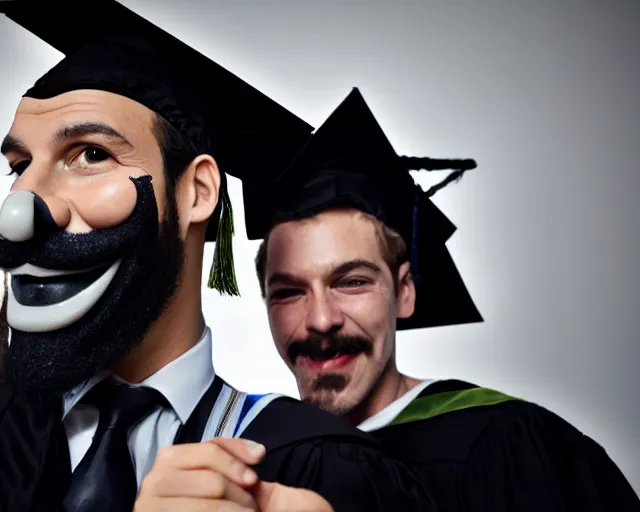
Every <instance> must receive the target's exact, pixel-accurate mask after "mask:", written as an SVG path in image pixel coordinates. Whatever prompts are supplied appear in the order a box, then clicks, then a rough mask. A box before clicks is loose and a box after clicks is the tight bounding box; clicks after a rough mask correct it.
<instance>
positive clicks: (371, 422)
mask: <svg viewBox="0 0 640 512" xmlns="http://www.w3.org/2000/svg"><path fill="white" fill-rule="evenodd" d="M434 382H436V381H435V380H424V381H422V382H421V383H420V384H418V385H416V386H414V387H413V388H411V389H410V390H409V391H407V392H406V393H405V394H404V395H402V396H401V397H400V398H397V399H396V400H394V401H393V402H391V403H390V404H389V405H387V406H386V407H385V408H384V409H382V410H381V411H380V412H378V413H376V414H374V415H373V416H371V417H369V418H367V419H366V420H364V421H363V422H362V423H360V425H358V428H359V429H360V430H363V431H364V432H373V431H374V430H378V429H380V428H383V427H386V426H387V425H388V424H389V423H391V422H392V421H393V420H395V419H396V416H398V414H400V413H401V412H402V411H403V410H404V409H405V408H406V407H407V406H408V405H409V404H410V403H411V402H413V400H414V399H415V398H416V397H417V396H418V395H419V394H420V393H422V391H423V390H424V389H426V388H427V387H428V386H429V385H430V384H433V383H434Z"/></svg>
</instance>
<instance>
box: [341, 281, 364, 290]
mask: <svg viewBox="0 0 640 512" xmlns="http://www.w3.org/2000/svg"><path fill="white" fill-rule="evenodd" d="M367 284H369V281H366V280H364V279H346V280H344V281H341V282H340V284H339V286H343V287H346V288H357V287H359V286H365V285H367Z"/></svg>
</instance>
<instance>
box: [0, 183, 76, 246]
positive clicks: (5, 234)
mask: <svg viewBox="0 0 640 512" xmlns="http://www.w3.org/2000/svg"><path fill="white" fill-rule="evenodd" d="M65 206H66V205H65ZM64 217H68V216H67V215H64ZM67 223H68V218H67V219H66V222H63V223H62V224H64V225H62V226H60V225H59V224H58V223H57V222H56V219H54V217H53V214H52V213H51V210H50V209H49V206H48V205H47V203H46V202H45V201H44V199H42V198H41V197H40V196H38V195H37V194H34V193H33V192H29V191H26V190H21V191H19V192H14V193H12V194H9V195H8V196H7V198H6V199H5V200H4V203H2V207H1V208H0V236H2V238H4V239H6V240H9V241H10V242H26V241H27V240H31V239H33V238H35V237H37V236H43V235H46V234H48V233H51V232H53V231H57V230H59V229H62V228H64V227H65V226H66V224H67Z"/></svg>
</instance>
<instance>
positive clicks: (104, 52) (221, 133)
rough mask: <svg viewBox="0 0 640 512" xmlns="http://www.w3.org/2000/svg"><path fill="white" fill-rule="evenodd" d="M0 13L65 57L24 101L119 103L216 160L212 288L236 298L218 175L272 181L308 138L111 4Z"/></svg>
mask: <svg viewBox="0 0 640 512" xmlns="http://www.w3.org/2000/svg"><path fill="white" fill-rule="evenodd" d="M90 11H91V12H90ZM0 12H3V13H5V14H6V15H7V16H8V17H9V18H10V19H11V20H13V21H14V22H16V23H18V24H20V25H21V26H23V27H24V28H26V29H27V30H29V31H30V32H32V33H33V34H35V35H36V36H38V37H39V38H40V39H42V40H43V41H45V42H46V43H48V44H49V45H51V46H52V47H54V48H55V49H57V50H58V51H60V52H62V53H63V54H65V58H64V59H63V60H62V61H60V62H59V63H58V64H57V65H56V66H54V67H53V68H52V69H51V70H50V71H49V72H47V73H46V74H45V75H44V76H43V77H42V78H40V79H39V80H38V81H37V82H36V84H35V85H34V86H33V87H32V88H31V89H30V90H29V91H27V93H26V94H25V96H28V97H33V98H39V99H45V98H51V97H53V96H56V95H58V94H62V93H64V92H68V91H72V90H77V89H99V90H104V91H108V92H112V93H116V94H119V95H122V96H125V97H128V98H130V99H132V100H134V101H137V102H138V103H141V104H142V105H144V106H146V107H147V108H149V109H150V110H152V111H154V112H156V113H157V114H160V115H161V116H162V117H164V118H165V119H166V120H167V121H168V122H169V123H170V124H171V125H172V126H173V127H175V128H176V129H177V130H178V131H179V132H181V133H182V134H183V135H186V136H187V137H188V139H189V140H190V141H191V143H192V144H193V146H194V148H195V149H196V151H197V152H198V153H207V154H211V155H212V156H213V157H214V158H215V159H216V161H217V162H218V165H219V166H220V170H221V172H222V180H223V181H222V187H223V190H222V194H221V200H220V202H219V206H218V209H217V210H216V212H214V215H213V217H212V221H211V222H210V224H209V229H208V232H207V240H210V241H212V240H216V239H217V240H218V243H217V244H216V257H215V260H216V261H214V266H215V267H216V268H217V269H218V270H217V271H216V272H217V273H216V274H215V275H213V274H212V281H216V282H215V283H214V282H212V281H210V286H212V287H214V288H217V289H221V288H220V286H219V284H220V283H218V282H217V281H219V280H220V279H222V281H225V280H227V281H228V279H231V280H232V281H233V283H231V284H230V285H231V288H235V287H236V285H235V274H234V272H233V262H232V254H231V241H230V238H231V234H232V231H233V220H232V210H231V203H230V201H229V197H228V193H227V191H226V179H225V176H224V173H229V174H231V175H232V176H236V177H238V178H241V179H243V178H246V177H247V176H250V175H253V174H255V173H256V172H259V173H261V174H263V175H264V176H265V177H268V178H273V177H274V173H276V172H277V171H279V170H281V169H282V168H283V167H284V166H285V165H286V163H287V162H289V161H290V160H291V158H292V156H293V155H294V154H295V153H296V152H297V151H298V150H299V149H300V147H301V146H302V144H303V143H304V142H305V141H306V140H307V139H308V137H309V135H310V134H311V132H312V130H313V128H312V127H311V126H309V125H308V124H307V123H305V122H304V121H302V120H301V119H299V118H298V117H296V116H295V115H293V114H292V113H291V112H289V111H287V110H286V109H284V108H283V107H282V106H280V105H278V104H277V103H276V102H275V101H273V100H271V99H270V98H268V97H267V96H265V95H264V94H263V93H261V92H260V91H258V90H257V89H255V88H254V87H252V86H250V85H249V84H247V83H246V82H244V81H243V80H241V79H240V78H238V77H236V76H235V75H233V74H232V73H230V72H229V71H227V70H226V69H224V68H223V67H221V66H220V65H218V64H216V63H215V62H213V61H211V60H210V59H209V58H207V57H205V56H204V55H202V54H201V53H199V52H198V51H196V50H195V49H193V48H191V47H189V46H188V45H186V44H185V43H183V42H182V41H180V40H179V39H177V38H175V37H174V36H172V35H171V34H169V33H167V32H165V31H164V30H162V29H161V28H159V27H157V26H156V25H154V24H152V23H150V22H149V21H147V20H146V19H144V18H143V17H141V16H139V15H137V14H136V13H134V12H133V11H131V10H130V9H127V8H126V7H125V6H123V5H122V4H120V3H118V2H116V1H115V0H91V2H86V1H84V0H82V1H77V0H64V1H56V2H41V1H39V0H12V1H2V2H0ZM74 18H75V19H78V18H79V21H80V23H77V22H76V20H74ZM218 219H220V220H219V222H217V221H218ZM221 246H222V247H221ZM219 249H220V250H219ZM216 262H217V263H216ZM214 270H215V269H214ZM229 272H231V273H232V274H233V275H231V276H229ZM223 274H224V275H223ZM225 275H226V276H227V277H225ZM228 284H229V283H228ZM225 287H226V285H223V286H222V288H225ZM221 291H225V290H221Z"/></svg>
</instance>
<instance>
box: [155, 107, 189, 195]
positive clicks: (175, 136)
mask: <svg viewBox="0 0 640 512" xmlns="http://www.w3.org/2000/svg"><path fill="white" fill-rule="evenodd" d="M152 131H153V134H154V136H155V138H156V140H157V141H158V146H160V153H161V154H162V161H163V164H164V176H165V181H166V187H165V188H166V192H167V196H168V197H169V198H171V199H174V200H175V192H176V185H177V183H178V180H179V179H180V178H181V176H182V175H183V174H184V172H185V170H186V169H187V167H188V165H189V164H190V163H191V162H192V161H193V159H194V158H195V157H197V156H198V151H197V150H196V148H195V147H194V145H193V144H192V143H191V141H190V140H189V139H188V138H187V137H185V136H184V135H183V134H182V133H180V132H179V131H178V130H177V129H176V128H174V127H173V125H171V124H170V123H169V121H167V120H166V119H165V118H164V117H162V116H161V115H159V114H155V117H154V119H153V123H152Z"/></svg>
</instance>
